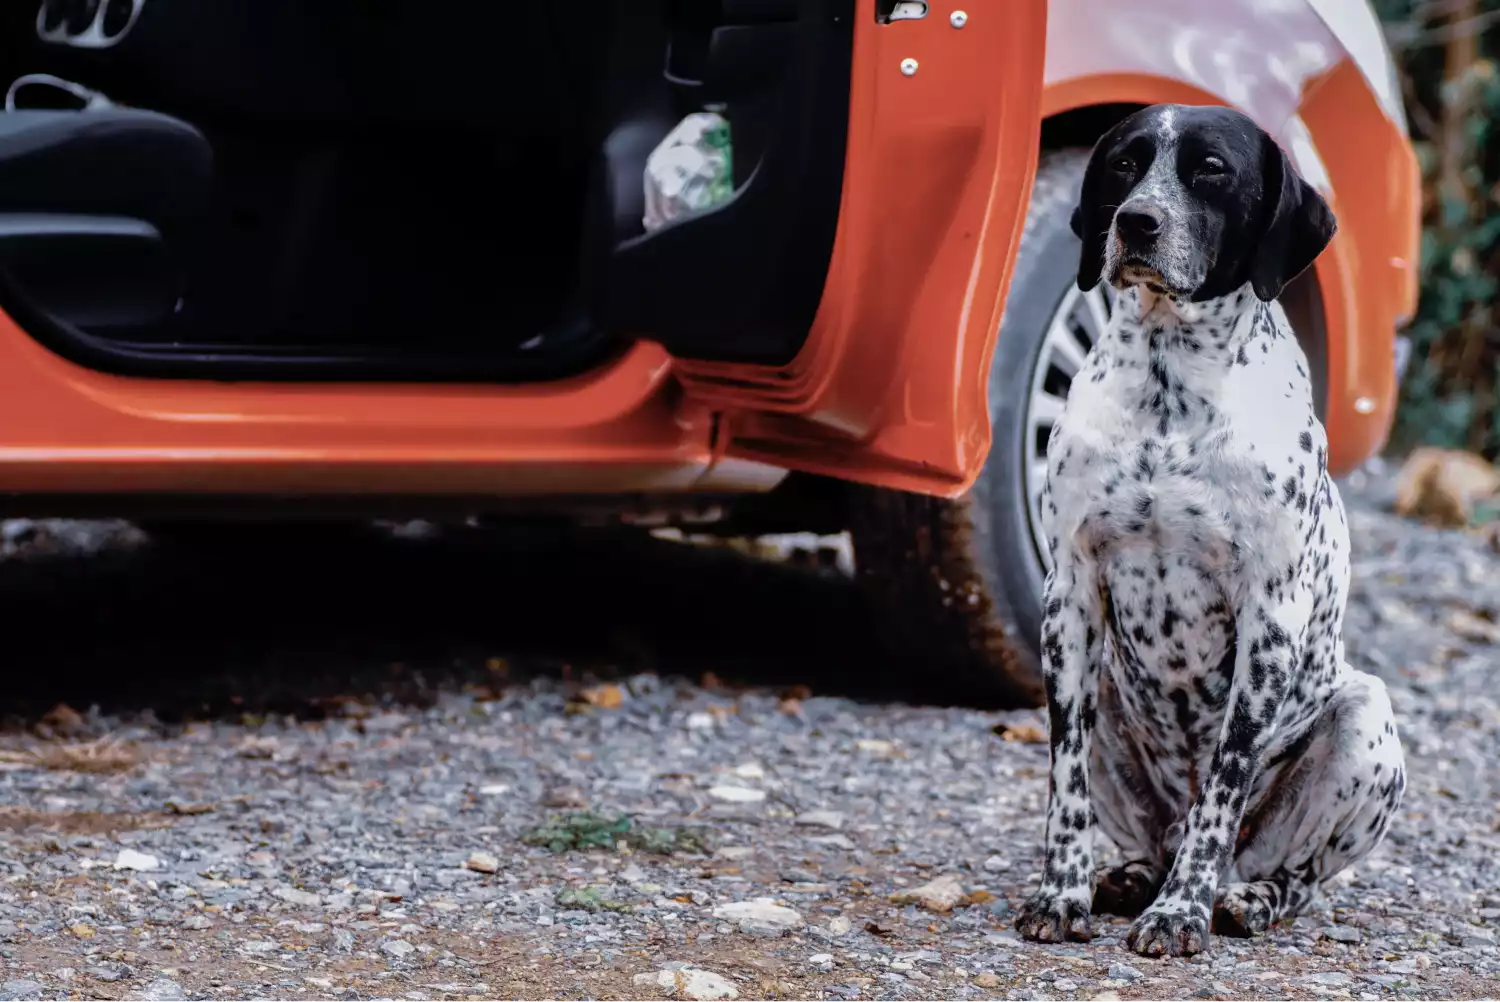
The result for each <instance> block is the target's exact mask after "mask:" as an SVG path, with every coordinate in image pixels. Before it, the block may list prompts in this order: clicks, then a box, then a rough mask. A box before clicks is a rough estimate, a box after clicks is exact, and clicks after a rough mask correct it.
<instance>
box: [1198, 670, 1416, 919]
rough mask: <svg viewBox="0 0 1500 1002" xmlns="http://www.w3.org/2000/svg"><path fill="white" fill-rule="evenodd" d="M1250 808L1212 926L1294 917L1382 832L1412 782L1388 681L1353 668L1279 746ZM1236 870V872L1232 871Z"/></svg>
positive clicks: (1370, 847) (1376, 841)
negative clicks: (1290, 740) (1301, 731)
mask: <svg viewBox="0 0 1500 1002" xmlns="http://www.w3.org/2000/svg"><path fill="white" fill-rule="evenodd" d="M1257 785H1258V786H1260V787H1261V788H1260V789H1258V790H1257V791H1256V793H1257V794H1258V795H1257V796H1256V797H1255V798H1254V799H1253V801H1252V804H1251V807H1250V809H1249V810H1248V811H1246V812H1245V818H1244V823H1243V825H1242V826H1241V832H1240V844H1239V847H1238V850H1237V852H1236V854H1235V860H1234V867H1233V875H1234V878H1237V879H1238V880H1239V881H1240V882H1238V883H1226V884H1225V885H1223V886H1222V887H1221V888H1220V889H1219V893H1218V895H1217V896H1216V898H1215V901H1214V914H1213V930H1214V932H1217V933H1220V934H1223V935H1240V936H1249V935H1253V934H1255V933H1258V932H1262V931H1264V930H1265V929H1267V928H1269V927H1270V926H1271V925H1273V924H1274V923H1276V922H1279V921H1281V920H1283V919H1289V918H1293V917H1295V916H1296V915H1297V914H1298V913H1299V912H1301V911H1302V909H1304V908H1305V907H1307V905H1308V904H1309V903H1310V902H1311V901H1312V900H1313V899H1314V898H1315V897H1316V896H1317V893H1318V891H1319V889H1320V888H1321V887H1322V885H1323V884H1324V882H1326V881H1327V880H1329V879H1330V878H1332V877H1333V876H1335V875H1336V874H1338V873H1339V871H1341V870H1343V869H1345V868H1346V867H1348V866H1350V865H1352V864H1353V863H1356V862H1358V861H1359V860H1360V859H1363V858H1364V857H1365V856H1368V855H1369V854H1370V852H1372V851H1373V850H1374V849H1375V847H1376V846H1377V845H1379V844H1380V840H1381V839H1382V838H1384V836H1385V833H1386V829H1387V828H1388V827H1389V826H1390V823H1391V819H1392V817H1394V815H1395V813H1396V810H1397V808H1399V807H1400V804H1401V795H1402V792H1403V791H1404V790H1405V788H1406V763H1405V758H1404V756H1403V754H1402V751H1401V742H1400V740H1399V739H1398V738H1397V736H1396V722H1395V716H1394V714H1393V713H1392V711H1391V701H1390V698H1389V696H1387V694H1386V689H1385V683H1383V682H1381V681H1380V680H1379V679H1378V678H1375V677H1374V676H1372V675H1367V674H1365V673H1363V672H1355V671H1349V672H1348V673H1347V674H1346V675H1345V676H1344V678H1343V682H1342V685H1341V686H1340V688H1339V689H1338V691H1337V692H1335V693H1334V695H1333V697H1332V698H1331V699H1330V700H1329V701H1328V703H1327V704H1326V705H1325V706H1324V708H1323V711H1322V713H1321V714H1320V715H1319V717H1318V719H1317V720H1316V721H1315V722H1314V724H1313V726H1312V729H1311V730H1309V731H1308V732H1307V734H1305V735H1304V736H1303V737H1302V738H1301V739H1299V740H1298V741H1297V742H1296V743H1295V744H1294V745H1292V746H1291V747H1289V748H1287V749H1285V750H1283V751H1281V752H1280V753H1279V754H1277V755H1273V756H1272V758H1271V760H1270V761H1269V762H1267V768H1266V770H1265V772H1264V773H1263V784H1257ZM1232 879H1233V878H1232Z"/></svg>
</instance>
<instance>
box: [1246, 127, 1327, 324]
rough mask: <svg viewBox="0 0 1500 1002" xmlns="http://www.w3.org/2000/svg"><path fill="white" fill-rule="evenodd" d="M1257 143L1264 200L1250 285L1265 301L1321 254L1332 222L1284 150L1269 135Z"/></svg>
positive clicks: (1320, 198) (1324, 205)
mask: <svg viewBox="0 0 1500 1002" xmlns="http://www.w3.org/2000/svg"><path fill="white" fill-rule="evenodd" d="M1261 144H1262V150H1263V153H1262V161H1261V162H1262V163H1263V164H1264V165H1265V166H1264V174H1263V176H1264V178H1265V188H1264V189H1263V190H1264V192H1265V194H1264V199H1265V201H1264V204H1263V205H1262V208H1261V213H1262V214H1261V220H1262V223H1261V231H1260V239H1259V240H1258V241H1257V242H1256V247H1255V255H1254V257H1253V258H1251V261H1250V287H1251V288H1253V289H1254V290H1255V295H1256V296H1257V297H1258V298H1259V299H1260V300H1261V301H1262V302H1267V303H1269V302H1271V301H1272V300H1273V299H1275V298H1276V297H1277V296H1279V295H1281V290H1282V289H1283V288H1284V287H1285V286H1286V284H1287V283H1288V282H1290V281H1291V280H1292V279H1294V278H1296V277H1297V276H1298V275H1300V274H1302V273H1303V272H1304V271H1306V270H1307V269H1308V266H1310V265H1311V264H1312V263H1313V261H1314V260H1315V259H1316V258H1317V256H1318V255H1319V254H1321V253H1323V248H1325V247H1327V246H1328V241H1330V240H1332V239H1333V234H1334V232H1335V231H1337V230H1338V222H1337V220H1335V219H1334V218H1333V210H1332V209H1330V208H1329V207H1328V203H1327V202H1326V201H1324V200H1323V196H1322V195H1320V194H1318V192H1317V189H1315V188H1314V187H1313V186H1312V185H1310V184H1308V183H1307V182H1306V181H1304V180H1303V179H1302V176H1301V175H1300V174H1298V173H1297V170H1296V168H1294V167H1293V166H1292V161H1291V159H1290V158H1289V157H1288V156H1287V155H1286V151H1285V150H1283V149H1282V148H1281V147H1280V146H1279V145H1277V143H1276V141H1275V140H1274V139H1272V138H1271V137H1270V136H1264V137H1262V139H1261Z"/></svg>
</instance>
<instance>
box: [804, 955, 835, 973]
mask: <svg viewBox="0 0 1500 1002" xmlns="http://www.w3.org/2000/svg"><path fill="white" fill-rule="evenodd" d="M807 962H808V963H809V964H811V965H812V966H813V967H815V968H817V969H818V970H820V971H831V970H833V954H831V953H815V954H813V955H812V956H811V957H808V958H807Z"/></svg>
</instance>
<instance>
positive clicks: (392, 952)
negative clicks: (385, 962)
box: [380, 939, 417, 960]
mask: <svg viewBox="0 0 1500 1002" xmlns="http://www.w3.org/2000/svg"><path fill="white" fill-rule="evenodd" d="M380 951H381V952H382V953H384V954H387V955H388V956H392V957H395V958H396V959H397V960H400V959H401V958H402V957H409V956H411V955H412V954H413V953H416V952H417V948H416V947H415V946H412V945H411V944H410V943H408V942H407V941H406V940H404V939H388V940H386V941H385V942H384V943H381V944H380Z"/></svg>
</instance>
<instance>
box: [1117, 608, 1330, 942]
mask: <svg viewBox="0 0 1500 1002" xmlns="http://www.w3.org/2000/svg"><path fill="white" fill-rule="evenodd" d="M1299 593H1300V594H1299ZM1268 595H1274V596H1276V597H1270V598H1268V597H1267V596H1268ZM1311 598H1312V597H1311V591H1310V590H1308V589H1304V588H1301V587H1299V585H1298V584H1296V583H1293V584H1291V585H1288V586H1285V588H1284V589H1283V585H1282V582H1281V581H1279V580H1278V581H1276V582H1274V583H1273V586H1272V587H1266V586H1261V587H1258V588H1254V589H1251V590H1250V594H1249V596H1248V597H1247V598H1246V600H1245V601H1243V602H1242V603H1241V605H1240V613H1239V615H1238V617H1237V618H1236V622H1235V629H1236V632H1237V637H1238V639H1237V642H1236V652H1235V663H1234V680H1233V682H1232V683H1231V685H1230V689H1229V701H1228V711H1227V712H1226V713H1225V716H1224V725H1223V727H1222V729H1221V730H1220V732H1219V740H1218V743H1217V744H1216V745H1215V747H1214V753H1213V758H1212V759H1211V760H1210V762H1209V768H1208V776H1207V777H1206V779H1205V782H1204V784H1203V789H1202V790H1201V792H1200V793H1199V794H1198V798H1197V800H1196V802H1195V803H1194V804H1193V806H1192V807H1191V808H1190V809H1189V811H1188V818H1187V826H1186V830H1185V831H1184V833H1183V837H1182V844H1181V846H1180V847H1179V848H1178V850H1177V856H1176V858H1175V859H1174V860H1173V862H1172V869H1171V870H1170V871H1169V872H1168V874H1167V879H1166V882H1165V883H1163V885H1162V888H1161V891H1160V893H1158V894H1157V897H1156V901H1155V902H1153V903H1152V905H1151V907H1150V908H1148V909H1146V910H1145V911H1144V912H1142V913H1141V915H1140V917H1139V918H1137V919H1136V921H1135V923H1134V924H1133V925H1132V926H1131V927H1130V932H1129V934H1128V935H1127V936H1126V940H1125V941H1126V943H1127V944H1128V945H1129V946H1130V948H1131V949H1133V950H1135V951H1136V952H1137V953H1142V954H1146V955H1147V956H1161V955H1163V954H1167V955H1172V956H1182V955H1186V954H1192V953H1198V952H1199V951H1201V950H1202V949H1203V948H1204V947H1205V946H1206V945H1207V943H1208V928H1209V920H1210V917H1211V915H1212V912H1213V903H1214V890H1215V888H1216V887H1217V886H1218V881H1219V875H1220V874H1221V873H1222V872H1223V871H1224V869H1225V866H1226V864H1227V863H1228V861H1229V859H1230V856H1231V854H1232V853H1233V852H1234V847H1235V841H1236V838H1237V836H1238V833H1239V827H1240V820H1241V818H1242V817H1243V815H1244V812H1245V802H1246V800H1247V798H1248V797H1249V793H1250V786H1251V783H1252V782H1253V781H1254V780H1255V775H1256V772H1257V770H1258V769H1259V764H1260V760H1261V756H1262V753H1263V752H1264V751H1265V748H1266V746H1267V744H1268V743H1269V742H1270V740H1271V737H1272V735H1273V734H1274V732H1275V729H1276V719H1277V716H1278V714H1279V712H1280V709H1281V704H1282V702H1283V701H1284V700H1285V698H1286V693H1287V689H1288V687H1289V685H1290V683H1291V679H1292V672H1293V670H1294V669H1295V668H1296V666H1297V662H1298V658H1299V657H1300V656H1301V655H1300V648H1301V644H1302V638H1303V635H1304V632H1305V627H1306V624H1307V620H1308V617H1309V615H1310V614H1311V608H1312V600H1311Z"/></svg>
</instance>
